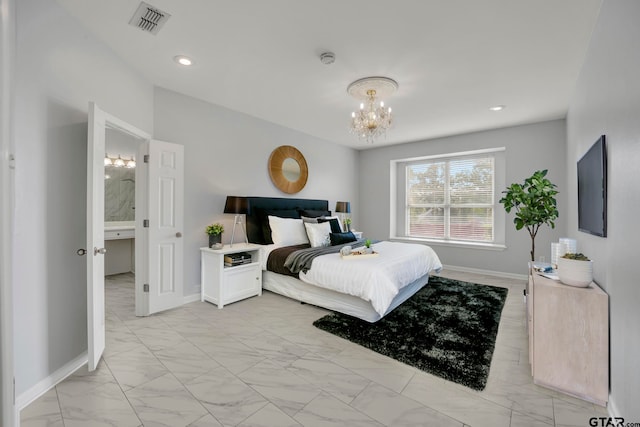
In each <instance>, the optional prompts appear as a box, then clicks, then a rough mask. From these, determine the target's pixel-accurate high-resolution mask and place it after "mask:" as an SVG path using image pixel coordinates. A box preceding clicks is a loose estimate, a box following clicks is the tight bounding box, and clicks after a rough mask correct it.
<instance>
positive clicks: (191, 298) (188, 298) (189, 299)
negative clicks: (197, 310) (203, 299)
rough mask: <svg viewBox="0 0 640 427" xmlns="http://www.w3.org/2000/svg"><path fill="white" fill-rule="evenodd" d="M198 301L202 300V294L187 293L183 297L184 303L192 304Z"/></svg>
mask: <svg viewBox="0 0 640 427" xmlns="http://www.w3.org/2000/svg"><path fill="white" fill-rule="evenodd" d="M197 301H200V294H193V295H187V296H185V297H183V298H182V304H190V303H192V302H197Z"/></svg>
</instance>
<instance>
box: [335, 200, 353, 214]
mask: <svg viewBox="0 0 640 427" xmlns="http://www.w3.org/2000/svg"><path fill="white" fill-rule="evenodd" d="M336 212H340V213H351V203H350V202H336Z"/></svg>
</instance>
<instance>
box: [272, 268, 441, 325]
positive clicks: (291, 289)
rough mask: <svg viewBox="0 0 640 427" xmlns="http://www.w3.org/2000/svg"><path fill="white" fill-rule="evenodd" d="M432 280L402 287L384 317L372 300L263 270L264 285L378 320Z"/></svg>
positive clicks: (297, 298)
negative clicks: (372, 303)
mask: <svg viewBox="0 0 640 427" xmlns="http://www.w3.org/2000/svg"><path fill="white" fill-rule="evenodd" d="M428 281H429V275H428V274H426V275H424V276H422V277H420V278H418V279H417V280H415V281H413V282H412V283H410V284H408V285H407V286H405V287H403V288H402V289H400V291H399V292H398V294H397V295H396V296H395V298H394V299H393V301H392V302H391V305H390V306H389V308H388V309H387V311H386V312H385V313H384V315H383V316H381V315H380V314H378V313H377V312H376V311H375V310H374V309H373V306H372V305H371V303H370V302H368V301H365V300H363V299H360V298H358V297H355V296H352V295H347V294H342V293H340V292H336V291H332V290H330V289H325V288H321V287H318V286H314V285H310V284H308V283H305V282H303V281H301V280H299V279H296V278H295V277H291V276H285V275H282V274H278V273H273V272H271V271H263V272H262V287H263V289H266V290H268V291H271V292H275V293H277V294H280V295H284V296H285V297H289V298H292V299H295V300H297V301H301V302H305V303H307V304H312V305H317V306H318V307H323V308H326V309H329V310H333V311H338V312H340V313H344V314H348V315H349V316H353V317H357V318H360V319H362V320H366V321H367V322H371V323H373V322H376V321H378V320H380V319H381V318H382V317H384V316H385V315H387V314H388V313H390V312H391V311H392V310H393V309H394V308H396V307H397V306H399V305H400V304H402V303H403V302H404V301H406V300H407V299H408V298H409V297H411V296H412V295H413V294H415V293H416V292H418V291H419V290H420V289H421V288H422V287H423V286H424V285H426V284H427V282H428Z"/></svg>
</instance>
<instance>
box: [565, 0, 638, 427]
mask: <svg viewBox="0 0 640 427" xmlns="http://www.w3.org/2000/svg"><path fill="white" fill-rule="evenodd" d="M639 20H640V2H638V1H637V0H615V1H604V2H603V4H602V9H601V12H600V17H599V20H598V24H597V26H596V28H595V30H594V33H593V36H592V40H591V43H590V46H589V51H588V54H587V57H586V60H585V63H584V66H583V68H582V71H581V74H580V78H579V80H578V83H577V85H576V89H575V93H574V95H573V98H572V102H571V106H570V108H569V114H568V117H567V137H568V144H567V164H566V168H567V174H568V190H569V191H568V193H569V195H570V199H569V206H568V213H569V223H568V232H569V234H570V235H571V236H573V237H574V238H576V239H577V240H578V250H579V251H580V252H584V253H585V254H586V255H588V256H589V257H590V258H592V259H593V260H594V266H593V268H594V276H595V280H596V282H598V283H599V284H600V285H601V286H602V287H603V288H604V289H605V290H606V292H607V293H608V294H609V301H610V325H609V326H610V333H611V336H610V345H611V346H610V358H611V361H610V363H611V379H610V385H611V401H610V404H611V405H612V409H613V412H614V413H615V414H616V415H619V416H622V417H624V418H625V420H626V421H627V422H638V421H640V406H638V402H640V369H639V368H638V355H640V332H638V327H639V325H640V309H639V307H640V287H639V286H638V272H637V269H636V263H637V262H638V261H637V259H638V256H637V248H636V246H637V245H638V238H639V237H640V232H639V231H638V212H640V190H639V189H638V184H639V183H640V172H639V169H638V167H639V165H640V120H639V118H640V80H639V76H640V55H639V54H638V41H640V26H638V21H639ZM602 134H604V135H606V138H607V150H608V190H609V191H608V221H607V222H608V230H607V231H608V236H607V238H602V237H596V236H592V235H589V234H586V233H582V232H579V231H578V225H577V224H578V214H577V197H576V194H577V182H576V162H577V161H578V159H579V158H580V157H582V155H584V153H585V152H586V151H587V149H588V148H589V147H590V146H591V145H592V144H593V143H594V142H595V141H596V139H598V137H599V136H600V135H602Z"/></svg>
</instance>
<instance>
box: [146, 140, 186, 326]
mask: <svg viewBox="0 0 640 427" xmlns="http://www.w3.org/2000/svg"><path fill="white" fill-rule="evenodd" d="M148 152H149V157H148V160H147V161H145V163H146V165H147V167H148V181H147V184H148V195H149V198H148V211H147V212H148V220H149V223H148V239H149V240H148V242H149V246H148V250H149V258H148V259H149V265H148V273H149V276H148V279H149V281H148V282H147V283H148V288H147V289H148V292H149V293H148V298H149V299H148V301H149V305H148V307H149V313H148V314H153V313H157V312H159V311H162V310H167V309H170V308H174V307H178V306H180V305H182V302H183V292H182V289H183V263H184V243H183V242H184V239H183V238H182V232H183V225H184V215H183V201H184V147H183V146H182V145H178V144H172V143H169V142H163V141H150V143H149V151H148Z"/></svg>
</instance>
